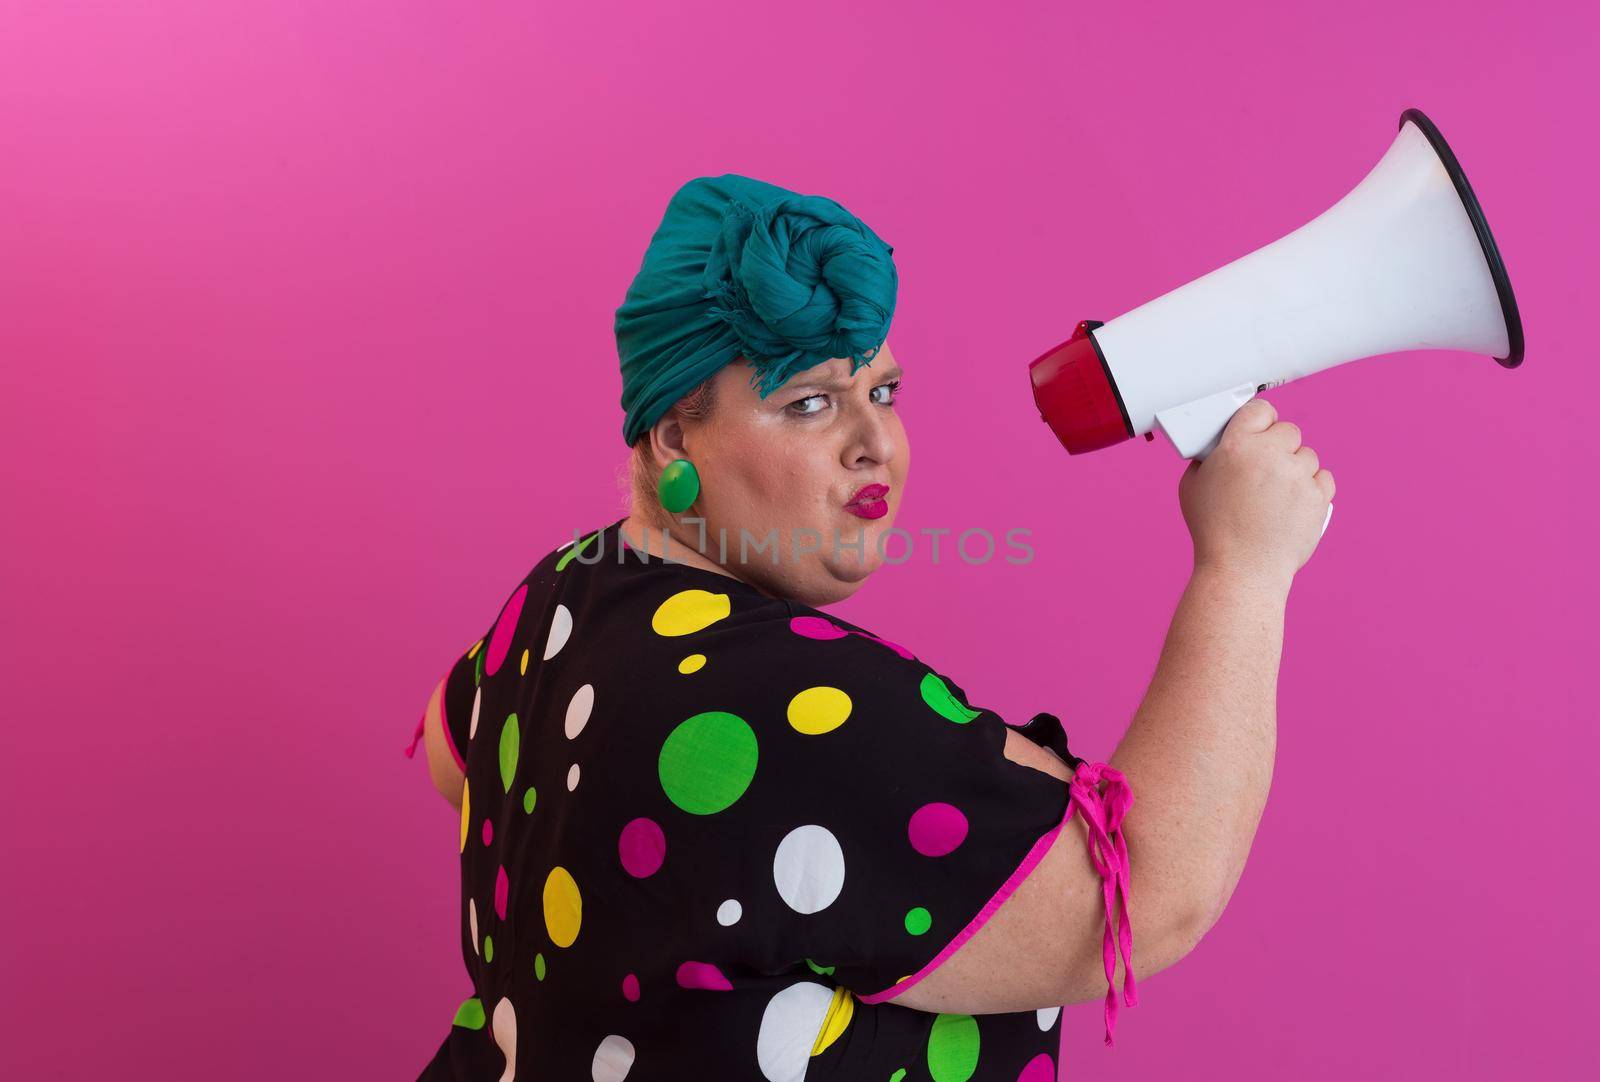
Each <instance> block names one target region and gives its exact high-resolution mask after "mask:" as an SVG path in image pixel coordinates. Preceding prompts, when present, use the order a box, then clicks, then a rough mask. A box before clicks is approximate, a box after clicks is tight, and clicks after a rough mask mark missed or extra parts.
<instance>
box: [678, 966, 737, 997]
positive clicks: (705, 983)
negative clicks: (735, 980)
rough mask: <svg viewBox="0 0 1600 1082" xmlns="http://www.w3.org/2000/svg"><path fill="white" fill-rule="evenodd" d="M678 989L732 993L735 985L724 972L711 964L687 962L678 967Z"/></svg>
mask: <svg viewBox="0 0 1600 1082" xmlns="http://www.w3.org/2000/svg"><path fill="white" fill-rule="evenodd" d="M678 987H680V988H704V989H706V990H707V991H711V992H731V991H733V985H731V984H729V983H728V978H727V977H724V976H723V975H722V970H720V969H718V968H717V967H716V966H714V965H712V964H711V963H710V962H685V963H683V965H681V966H679V967H678Z"/></svg>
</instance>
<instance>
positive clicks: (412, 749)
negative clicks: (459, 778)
mask: <svg viewBox="0 0 1600 1082" xmlns="http://www.w3.org/2000/svg"><path fill="white" fill-rule="evenodd" d="M449 679H450V678H449V677H448V676H447V677H445V681H446V686H448V682H449ZM427 720H428V708H427V707H423V708H422V716H421V717H420V718H418V719H417V731H416V732H414V733H412V734H411V743H410V744H408V745H406V746H405V747H403V748H401V749H400V750H401V751H403V752H405V755H406V758H407V759H412V758H415V757H416V754H417V741H419V740H421V739H422V727H423V725H424V724H426V723H427ZM439 728H441V729H443V730H444V746H445V747H447V748H449V749H450V757H451V758H452V759H454V760H455V761H456V766H458V767H460V768H461V773H463V774H465V773H466V772H467V763H466V760H464V759H462V758H461V753H460V752H459V751H457V750H456V740H455V737H453V736H451V735H450V719H449V718H448V717H446V716H445V712H444V691H443V690H442V689H441V690H440V692H439Z"/></svg>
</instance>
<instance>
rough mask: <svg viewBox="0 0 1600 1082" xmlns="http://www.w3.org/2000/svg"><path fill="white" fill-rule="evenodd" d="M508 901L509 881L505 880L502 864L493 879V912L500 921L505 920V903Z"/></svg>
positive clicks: (504, 869)
mask: <svg viewBox="0 0 1600 1082" xmlns="http://www.w3.org/2000/svg"><path fill="white" fill-rule="evenodd" d="M510 899H511V880H509V879H507V878H506V866H505V865H504V864H502V865H500V870H499V871H498V872H497V873H495V877H494V911H495V915H496V916H498V917H499V918H500V919H501V920H505V919H506V903H507V902H508V901H510Z"/></svg>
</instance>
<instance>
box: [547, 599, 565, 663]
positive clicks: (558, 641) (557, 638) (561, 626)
mask: <svg viewBox="0 0 1600 1082" xmlns="http://www.w3.org/2000/svg"><path fill="white" fill-rule="evenodd" d="M571 634H572V610H571V609H569V608H567V607H566V606H565V605H557V606H556V614H555V616H554V617H552V618H551V620H550V637H549V638H547V639H545V640H544V659H545V660H546V661H549V660H550V659H551V658H553V657H555V656H556V655H557V654H559V653H560V652H561V648H562V647H563V646H565V645H567V639H568V637H569V636H571Z"/></svg>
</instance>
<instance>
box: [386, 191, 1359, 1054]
mask: <svg viewBox="0 0 1600 1082" xmlns="http://www.w3.org/2000/svg"><path fill="white" fill-rule="evenodd" d="M892 252H893V249H892V248H890V247H889V246H888V245H886V244H884V243H883V241H882V240H880V239H879V238H878V237H877V235H876V234H874V233H873V232H872V231H871V230H870V229H869V228H867V227H866V226H865V224H864V223H862V222H860V220H859V219H857V218H855V217H854V216H853V215H851V214H850V213H849V212H848V211H846V210H845V209H844V208H843V207H841V206H839V205H838V204H837V203H835V202H833V201H831V200H827V199H823V198H820V197H815V196H800V195H796V194H795V193H793V192H789V191H786V190H784V189H782V188H777V187H775V186H773V185H769V184H764V183H762V182H760V181H754V180H750V179H748V178H744V177H739V176H735V175H724V176H721V177H702V178H697V179H696V180H693V181H691V182H689V183H688V184H686V185H685V186H684V187H683V188H681V189H680V190H679V191H678V193H677V194H675V195H674V197H673V199H672V201H671V202H670V203H669V205H668V208H667V212H666V215H665V217H664V218H663V220H662V224H661V226H660V228H659V229H658V230H657V231H656V234H655V236H654V238H653V239H652V241H651V245H650V247H649V249H648V250H647V252H646V254H645V258H644V261H643V263H642V265H641V268H640V271H639V274H638V276H637V277H636V278H635V280H634V282H633V284H632V286H631V287H630V289H629V292H628V296H627V299H626V300H625V302H624V304H623V305H622V306H621V307H620V308H619V309H618V310H617V326H616V331H617V341H618V347H619V352H620V354H621V359H622V372H623V399H622V402H623V406H624V410H625V412H626V417H625V421H624V426H623V435H624V438H625V439H626V440H627V441H628V443H629V444H630V446H631V447H632V448H633V458H632V487H633V492H632V509H631V512H630V514H629V515H628V516H627V517H626V518H623V519H619V520H617V521H616V522H612V523H610V524H609V525H606V526H603V527H601V528H599V529H592V530H590V531H587V532H586V533H585V534H584V535H583V536H581V537H574V538H573V540H570V541H567V542H566V543H565V544H563V545H561V546H560V547H559V548H555V549H553V550H551V551H549V552H547V553H545V554H544V555H543V557H542V558H541V559H540V560H539V561H538V563H537V564H536V566H535V567H534V568H533V570H532V571H531V572H530V573H529V574H528V575H527V576H526V577H525V578H524V579H523V580H522V582H521V583H520V584H519V585H518V586H517V587H516V588H515V589H514V590H513V591H512V593H511V594H510V595H509V597H508V599H507V601H506V603H505V604H504V606H502V608H501V610H500V611H499V613H498V614H497V615H496V617H495V619H494V621H493V622H492V624H491V625H490V626H489V627H488V628H487V629H486V631H485V633H484V635H483V636H482V638H481V639H478V640H477V641H475V642H474V643H473V644H472V645H471V646H470V647H469V648H468V649H466V650H465V651H464V652H463V653H462V655H461V656H460V657H459V658H458V659H457V661H456V663H455V664H454V665H453V667H452V668H451V669H450V671H449V672H448V674H447V675H446V676H445V677H444V679H443V680H441V681H440V683H439V686H438V687H437V688H435V690H434V693H433V696H432V698H431V699H430V700H429V702H428V705H427V708H426V710H425V711H424V715H423V719H422V721H421V722H420V723H419V725H418V733H419V734H420V735H421V736H422V737H424V738H425V746H426V749H427V758H428V763H429V769H430V773H431V774H432V777H433V780H434V782H435V784H436V785H437V786H438V788H439V790H440V791H441V792H442V793H443V794H444V795H445V796H446V797H447V798H448V799H450V800H451V802H452V803H454V804H456V805H457V806H459V808H460V810H461V831H460V839H459V841H460V848H461V856H462V865H461V866H462V890H463V893H462V917H461V934H462V940H463V943H462V951H463V957H464V958H465V960H466V964H467V968H468V971H469V973H470V975H471V978H472V983H473V994H472V995H471V996H470V997H468V998H467V999H466V1000H465V1002H463V1004H462V1005H461V1008H460V1010H459V1011H458V1012H457V1014H456V1017H455V1019H454V1024H453V1025H452V1027H451V1029H450V1032H449V1036H448V1037H447V1038H446V1040H445V1041H444V1043H443V1044H442V1045H441V1046H440V1048H439V1051H438V1054H437V1055H436V1056H435V1057H434V1060H433V1061H432V1063H430V1064H429V1066H428V1067H427V1068H426V1069H425V1070H424V1072H423V1077H425V1078H460V1079H467V1078H474V1079H476V1078H500V1079H502V1080H507V1082H509V1080H511V1079H514V1078H518V1077H521V1078H562V1079H564V1078H593V1079H621V1078H625V1077H626V1078H631V1079H676V1078H685V1079H745V1078H750V1079H769V1080H777V1079H799V1078H802V1077H804V1078H813V1079H814V1078H838V1079H857V1078H861V1079H891V1080H913V1079H935V1080H938V1082H945V1080H950V1079H1004V1080H1006V1082H1014V1080H1017V1079H1026V1080H1030V1082H1042V1080H1045V1079H1053V1078H1055V1077H1056V1070H1057V1065H1056V1063H1055V1053H1056V1050H1057V1047H1058V1043H1059V1015H1060V1005H1061V1004H1064V1003H1076V1002H1086V1001H1090V1000H1093V999H1096V998H1099V997H1101V996H1102V995H1103V996H1104V997H1105V1012H1106V1026H1107V1041H1108V1042H1109V1041H1110V1037H1111V1027H1112V1024H1113V1023H1114V1021H1115V1013H1116V1007H1117V997H1116V994H1115V983H1116V980H1117V976H1116V970H1117V969H1118V968H1120V969H1122V971H1123V972H1122V976H1121V980H1122V984H1123V996H1124V1002H1126V1003H1130V1004H1131V1003H1132V1002H1134V996H1133V992H1134V974H1133V972H1132V971H1131V969H1130V968H1129V967H1130V966H1131V935H1130V931H1129V924H1128V920H1127V910H1126V905H1127V899H1128V896H1129V894H1130V889H1131V892H1132V893H1136V894H1137V895H1138V898H1139V936H1140V954H1139V964H1138V975H1139V976H1148V975H1149V974H1151V973H1154V972H1156V971H1158V970H1160V969H1162V968H1164V967H1165V966H1167V965H1170V964H1171V963H1172V962H1174V961H1175V960H1177V959H1178V958H1180V957H1182V956H1183V955H1184V954H1185V953H1187V952H1188V951H1189V950H1190V949H1191V948H1192V947H1193V946H1194V945H1195V944H1196V943H1197V942H1198V940H1199V939H1200V937H1201V936H1202V935H1203V934H1204V933H1205V931H1206V930H1207V929H1208V928H1209V927H1210V926H1211V924H1212V922H1213V921H1215V920H1216V918H1217V916H1218V915H1219V913H1220V912H1221V910H1222V908H1223V906H1224V905H1225V903H1226V902H1227V899H1228V897H1229V895H1230V893H1231V891H1232V889H1233V886H1234V884H1235V883H1236V882H1237V880H1238V877H1239V874H1240V871H1241V869H1242V867H1243V864H1244V859H1245V856H1246V854H1247V852H1248V850H1249V845H1250V841H1251V838H1252V836H1253V834H1254V831H1255V827H1256V823H1257V821H1258V819H1259V816H1260V814H1261V808H1262V804H1263V802H1264V800H1265V796H1266V790H1267V782H1268V778H1269V776H1270V773H1271V763H1272V747H1273V730H1274V724H1275V722H1274V705H1273V700H1274V694H1275V684H1276V677H1277V666H1278V659H1279V652H1280V645H1281V636H1282V624H1283V609H1284V603H1285V600H1286V598H1287V594H1288V589H1289V584H1290V581H1291V580H1292V578H1293V576H1294V574H1295V572H1296V571H1297V570H1298V569H1299V568H1300V567H1301V566H1302V565H1303V564H1304V563H1305V561H1306V560H1307V559H1308V558H1309V556H1310V554H1311V551H1312V550H1313V549H1314V548H1315V545H1316V543H1317V540H1318V538H1319V537H1320V533H1321V530H1320V527H1321V523H1322V519H1323V512H1324V509H1325V508H1326V507H1327V505H1328V503H1329V501H1330V500H1331V499H1332V496H1333V482H1332V478H1331V476H1330V475H1329V474H1328V472H1327V471H1326V470H1319V468H1318V461H1317V456H1316V454H1315V452H1313V451H1311V449H1310V448H1308V447H1304V446H1302V445H1301V442H1300V439H1299V431H1298V429H1297V428H1296V427H1295V426H1294V425H1292V424H1288V423H1286V422H1279V421H1277V420H1276V414H1275V412H1274V411H1273V409H1272V407H1271V406H1270V405H1269V404H1267V403H1266V402H1264V401H1261V400H1259V399H1258V400H1256V401H1253V402H1251V403H1250V404H1249V405H1247V406H1246V407H1245V408H1244V409H1243V410H1241V411H1240V412H1239V414H1238V415H1237V416H1236V417H1235V418H1234V420H1233V422H1232V424H1230V425H1229V427H1228V430H1227V432H1226V433H1225V435H1224V436H1223V439H1222V442H1221V445H1220V446H1219V448H1218V450H1217V451H1216V452H1214V453H1213V454H1212V455H1211V456H1210V458H1208V459H1207V460H1206V462H1205V464H1204V465H1203V466H1201V465H1199V464H1191V465H1190V467H1189V468H1188V470H1187V471H1186V472H1185V474H1184V475H1183V479H1182V481H1181V482H1180V485H1179V499H1180V504H1181V506H1182V509H1183V513H1184V515H1185V518H1186V520H1187V522H1188V524H1189V527H1190V530H1191V533H1192V535H1193V538H1194V572H1193V575H1192V578H1191V580H1190V583H1189V586H1188V588H1187V590H1186V591H1185V593H1184V596H1183V598H1182V600H1181V601H1180V603H1179V606H1178V611H1177V615H1176V616H1175V618H1174V620H1173V624H1172V630H1171V633H1170V634H1169V636H1168V638H1167V642H1166V646H1165V649H1164V651H1163V654H1162V658H1161V661H1160V664H1159V667H1158V669H1157V671H1156V675H1155V679H1154V681H1153V683H1152V685H1151V688H1150V691H1149V694H1148V696H1147V697H1146V699H1145V701H1144V703H1143V705H1142V707H1141V708H1140V710H1139V712H1138V714H1137V716H1136V717H1135V719H1134V721H1133V723H1132V724H1131V725H1130V727H1129V730H1128V733H1127V735H1126V737H1125V738H1124V739H1123V741H1122V742H1121V744H1120V745H1119V747H1118V749H1117V752H1116V754H1115V755H1114V756H1113V758H1112V762H1113V763H1114V764H1115V768H1113V767H1110V766H1106V765H1105V764H1100V763H1088V762H1085V761H1084V760H1082V759H1079V758H1078V757H1077V756H1075V755H1073V754H1072V753H1071V751H1070V750H1069V749H1068V747H1067V743H1066V738H1065V735H1064V734H1063V733H1062V731H1061V726H1060V723H1059V721H1058V720H1057V719H1056V718H1055V717H1054V716H1052V715H1050V714H1045V713H1041V714H1037V715H1035V716H1034V717H1033V718H1032V719H1030V720H1029V721H1028V722H1027V724H1025V725H1021V726H1011V725H1009V724H1007V723H1006V722H1005V721H1004V720H1003V719H1002V718H1000V717H999V716H998V715H997V714H995V713H994V712H993V711H991V710H986V709H984V708H982V707H978V706H974V705H971V704H970V703H969V701H968V698H967V695H966V693H965V692H964V691H963V690H962V688H961V687H960V685H959V684H957V683H956V682H955V681H954V680H953V679H952V678H951V676H950V675H949V674H947V673H946V672H944V671H943V670H942V669H939V668H936V667H935V666H934V665H933V664H932V663H931V662H930V661H929V660H928V659H925V658H922V657H919V656H918V655H917V654H916V653H915V652H914V649H915V647H914V643H911V642H910V641H909V640H901V641H900V642H896V641H890V640H887V639H883V638H880V637H878V636H876V635H873V634H871V633H870V632H868V631H867V630H865V629H863V628H860V627H858V626H856V625H854V624H851V623H850V622H848V621H845V620H842V619H839V618H838V617H836V616H831V615H828V614H825V613H824V612H822V611H821V609H822V607H823V606H826V605H829V604H832V603H833V602H836V601H839V600H842V599H844V598H846V597H849V596H850V595H851V594H853V593H854V592H855V591H856V590H857V589H858V588H859V587H860V586H861V584H862V583H863V582H865V581H866V579H867V577H868V576H869V575H871V574H872V573H873V572H874V571H875V570H877V568H878V567H879V565H880V564H881V562H882V549H881V547H880V540H881V538H882V536H883V534H884V532H885V531H886V530H888V528H889V527H890V526H891V525H893V523H894V521H895V515H896V512H897V510H898V508H899V504H900V500H901V498H902V495H903V493H904V491H905V484H906V478H907V474H908V467H909V463H910V447H909V444H908V441H907V437H906V432H905V429H904V427H903V426H902V424H901V420H900V418H899V416H898V414H897V412H896V406H895V394H896V392H897V390H898V387H899V384H900V378H901V375H902V372H901V369H900V366H899V364H898V363H897V362H896V360H895V358H894V355H893V353H892V352H891V350H890V348H889V345H888V342H887V330H888V324H889V320H890V318H891V316H892V314H893V310H894V301H895V294H896V289H897V282H898V280H897V277H896V274H895V269H894V264H893V262H892V260H891V259H890V256H891V254H892ZM896 638H897V639H899V638H900V636H898V635H897V636H896ZM415 743H416V738H415V737H414V738H413V742H412V744H413V748H414V746H415ZM409 753H410V752H409V751H408V754H409ZM1130 784H1131V785H1132V786H1133V787H1136V788H1137V789H1138V792H1139V807H1138V810H1137V811H1131V812H1130V808H1131V805H1132V796H1131V793H1130ZM1114 948H1120V958H1119V957H1118V956H1117V953H1116V951H1115V950H1114ZM1108 981H1109V982H1111V983H1112V988H1111V989H1108V988H1107V982H1108Z"/></svg>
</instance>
